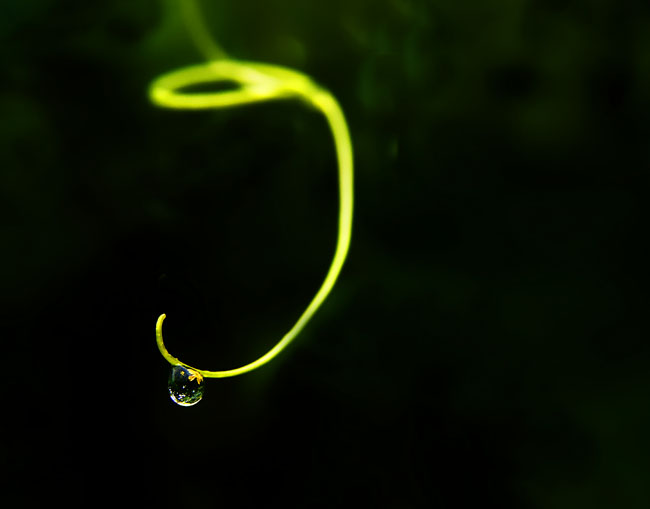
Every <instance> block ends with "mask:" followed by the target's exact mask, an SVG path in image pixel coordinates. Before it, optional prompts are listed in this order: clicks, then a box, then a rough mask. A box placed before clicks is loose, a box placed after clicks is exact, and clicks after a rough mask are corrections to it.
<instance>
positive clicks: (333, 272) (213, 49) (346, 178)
mask: <svg viewBox="0 0 650 509" xmlns="http://www.w3.org/2000/svg"><path fill="white" fill-rule="evenodd" d="M181 4H182V6H183V9H184V14H185V18H186V22H187V27H188V30H189V31H190V34H191V35H192V38H193V39H194V42H195V44H196V45H197V47H198V48H199V49H200V50H201V52H202V53H203V54H204V55H205V57H206V58H207V59H208V61H207V62H205V63H202V64H198V65H193V66H189V67H184V68H182V69H177V70H174V71H171V72H169V73H166V74H163V75H161V76H159V77H158V78H156V79H155V80H154V81H153V82H152V83H151V86H150V88H149V98H150V99H151V101H152V102H153V103H154V104H156V105H157V106H161V107H164V108H173V109H191V110H198V109H210V108H232V107H237V106H242V105H245V104H251V103H260V102H264V101H275V100H291V99H297V100H300V101H302V102H303V103H306V104H307V105H310V106H311V107H313V108H315V109H316V110H318V111H320V112H321V113H322V114H323V115H324V116H325V119H326V120H327V123H328V125H329V128H330V130H331V132H332V136H333V140H334V148H335V150H336V156H337V163H338V182H339V213H338V237H337V241H336V250H335V252H334V257H333V258H332V262H331V264H330V267H329V270H328V272H327V275H326V276H325V279H324V280H323V283H322V284H321V286H320V288H319V289H318V291H317V292H316V295H315V296H314V297H313V299H312V300H311V302H310V303H309V305H308V306H307V308H306V309H305V311H304V312H303V313H302V315H301V316H300V318H299V319H298V321H297V322H296V323H295V325H294V326H293V327H292V328H291V330H289V332H287V333H286V334H285V335H284V337H283V338H282V339H281V340H280V341H279V342H278V343H277V344H276V345H275V346H274V347H273V348H271V349H270V350H269V351H268V352H267V353H265V354H264V355H262V357H260V358H259V359H257V360H255V361H253V362H251V363H249V364H246V365H244V366H242V367H239V368H236V369H230V370H225V371H206V370H203V369H198V368H195V367H192V366H189V365H188V364H185V363H184V362H181V361H180V360H179V359H177V358H176V357H174V356H172V355H171V354H170V353H169V352H168V351H167V349H166V348H165V344H164V342H163V336H162V324H163V321H164V320H165V317H166V315H164V314H162V315H160V317H159V318H158V321H157V323H156V343H157V344H158V349H159V350H160V353H161V354H162V356H163V357H164V358H165V359H166V360H167V362H169V363H170V364H172V365H173V366H176V365H181V366H185V367H187V368H189V369H192V370H194V371H197V372H199V373H200V374H201V375H202V376H204V377H208V378H225V377H230V376H237V375H241V374H243V373H246V372H248V371H252V370H254V369H256V368H259V367H260V366H263V365H264V364H266V363H267V362H269V361H271V360H272V359H273V358H274V357H275V356H276V355H278V354H279V353H280V352H281V351H282V350H284V348H286V346H287V345H288V344H289V343H291V341H293V340H294V339H295V337H296V336H297V335H298V334H299V333H300V331H301V330H302V329H303V328H304V327H305V325H306V324H307V322H308V321H309V320H310V318H311V317H312V316H313V315H314V313H315V312H316V311H317V310H318V308H319V307H320V306H321V305H322V304H323V302H324V301H325V299H326V298H327V296H328V295H329V293H330V291H331V290H332V287H333V286H334V283H335V282H336V279H337V278H338V276H339V273H340V272H341V268H342V266H343V262H344V261H345V258H346V256H347V253H348V248H349V246H350V236H351V231H352V208H353V163H352V142H351V141H350V133H349V131H348V126H347V123H346V121H345V117H344V115H343V111H342V110H341V107H340V106H339V104H338V102H337V101H336V99H335V98H334V97H333V96H332V94H330V93H329V92H328V91H327V90H325V89H324V88H322V87H320V86H319V85H317V84H316V83H315V82H314V81H312V79H311V78H309V76H307V75H305V74H303V73H301V72H298V71H295V70H293V69H287V68H285V67H280V66H276V65H270V64H263V63H257V62H244V61H238V60H234V59H231V58H229V57H228V56H227V55H226V54H225V52H224V51H223V50H222V49H221V48H220V47H219V46H218V45H217V44H216V43H215V42H214V41H213V40H212V38H211V37H210V35H209V33H208V31H207V30H206V28H205V26H204V24H203V21H202V18H201V15H200V13H199V11H198V8H197V6H196V4H195V3H194V1H191V0H185V1H184V2H182V3H181ZM219 81H228V82H231V83H236V84H237V87H236V88H234V89H229V90H224V91H218V92H200V93H186V92H183V91H181V90H182V89H183V88H185V87H189V86H191V85H198V84H203V83H213V82H219Z"/></svg>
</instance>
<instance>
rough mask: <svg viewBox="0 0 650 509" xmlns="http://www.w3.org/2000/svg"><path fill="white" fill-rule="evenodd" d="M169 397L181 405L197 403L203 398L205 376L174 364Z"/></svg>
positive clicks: (170, 377)
mask: <svg viewBox="0 0 650 509" xmlns="http://www.w3.org/2000/svg"><path fill="white" fill-rule="evenodd" d="M168 387H169V397H170V398H171V399H172V401H173V402H174V403H176V404H177V405H181V406H192V405H196V404H197V403H198V402H199V401H201V398H203V390H204V387H205V384H204V383H203V376H202V375H201V373H199V372H198V371H194V370H193V369H189V368H186V367H185V366H174V367H172V369H171V371H170V373H169V383H168Z"/></svg>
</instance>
